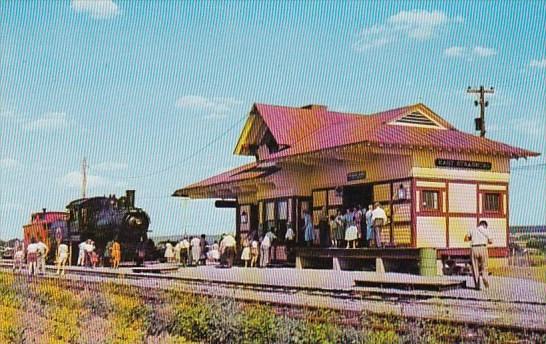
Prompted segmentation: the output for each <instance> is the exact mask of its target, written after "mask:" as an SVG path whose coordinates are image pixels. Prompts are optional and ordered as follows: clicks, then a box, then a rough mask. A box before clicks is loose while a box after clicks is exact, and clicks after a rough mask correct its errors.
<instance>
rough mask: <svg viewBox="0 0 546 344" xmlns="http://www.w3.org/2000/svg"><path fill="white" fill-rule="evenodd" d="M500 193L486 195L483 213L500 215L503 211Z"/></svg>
mask: <svg viewBox="0 0 546 344" xmlns="http://www.w3.org/2000/svg"><path fill="white" fill-rule="evenodd" d="M500 196H501V195H500V194H499V193H486V194H485V195H484V199H483V211H484V212H488V213H498V212H500V211H501V200H500V199H501V198H500Z"/></svg>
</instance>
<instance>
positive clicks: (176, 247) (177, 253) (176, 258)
mask: <svg viewBox="0 0 546 344" xmlns="http://www.w3.org/2000/svg"><path fill="white" fill-rule="evenodd" d="M181 251H182V246H181V241H179V242H177V243H176V245H174V247H173V252H174V262H175V263H176V264H180V252H181Z"/></svg>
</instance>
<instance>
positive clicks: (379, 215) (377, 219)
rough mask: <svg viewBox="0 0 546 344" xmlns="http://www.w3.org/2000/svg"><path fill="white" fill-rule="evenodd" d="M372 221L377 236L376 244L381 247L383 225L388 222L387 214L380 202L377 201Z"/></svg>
mask: <svg viewBox="0 0 546 344" xmlns="http://www.w3.org/2000/svg"><path fill="white" fill-rule="evenodd" d="M372 223H373V230H374V237H375V246H376V247H381V246H382V244H381V229H382V228H383V225H384V224H385V223H387V214H385V211H384V210H383V208H381V204H379V202H375V209H374V210H373V211H372Z"/></svg>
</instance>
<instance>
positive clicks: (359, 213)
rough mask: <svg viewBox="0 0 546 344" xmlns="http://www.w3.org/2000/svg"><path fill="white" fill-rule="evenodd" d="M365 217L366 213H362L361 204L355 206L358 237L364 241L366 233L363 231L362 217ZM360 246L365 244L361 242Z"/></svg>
mask: <svg viewBox="0 0 546 344" xmlns="http://www.w3.org/2000/svg"><path fill="white" fill-rule="evenodd" d="M363 217H364V214H362V206H361V205H360V204H359V205H358V206H357V207H356V208H355V226H356V233H357V237H358V241H359V242H360V241H364V240H365V236H364V235H365V234H366V233H363V229H362V219H363ZM359 246H364V245H363V243H362V242H361V243H359Z"/></svg>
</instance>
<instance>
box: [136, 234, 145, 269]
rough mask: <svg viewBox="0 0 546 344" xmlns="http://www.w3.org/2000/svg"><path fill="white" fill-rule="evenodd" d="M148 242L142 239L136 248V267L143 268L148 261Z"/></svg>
mask: <svg viewBox="0 0 546 344" xmlns="http://www.w3.org/2000/svg"><path fill="white" fill-rule="evenodd" d="M146 246H147V244H146V242H144V238H143V237H141V238H140V241H139V243H138V244H137V247H136V265H137V266H143V265H144V260H145V259H146Z"/></svg>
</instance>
